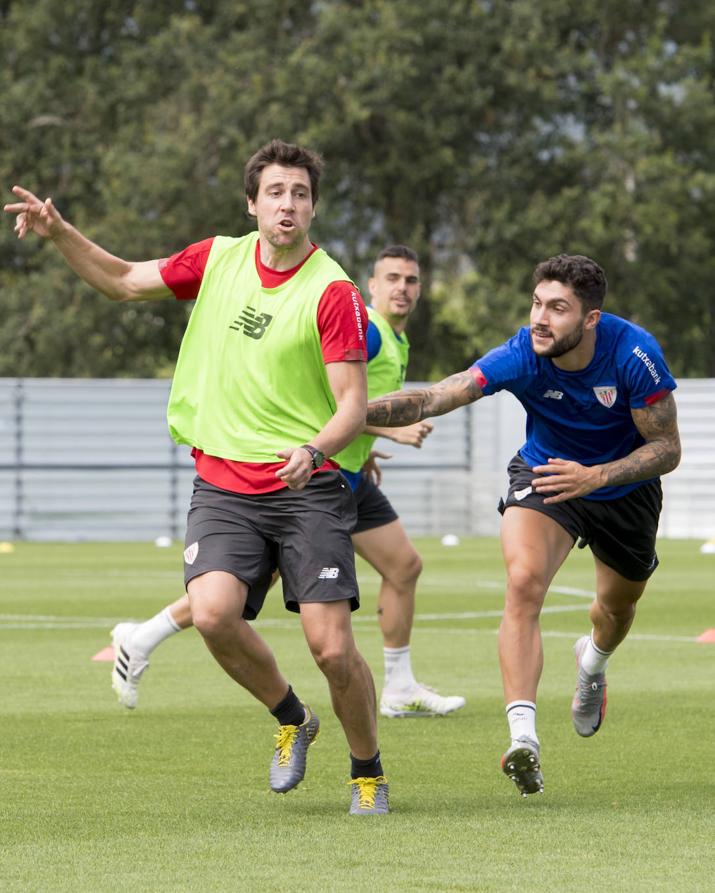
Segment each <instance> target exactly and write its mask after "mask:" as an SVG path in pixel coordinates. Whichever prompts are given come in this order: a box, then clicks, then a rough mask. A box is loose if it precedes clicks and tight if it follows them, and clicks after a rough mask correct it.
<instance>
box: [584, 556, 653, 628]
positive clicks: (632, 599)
mask: <svg viewBox="0 0 715 893" xmlns="http://www.w3.org/2000/svg"><path fill="white" fill-rule="evenodd" d="M594 562H595V564H596V601H597V602H598V604H599V605H600V606H601V607H602V608H603V609H604V610H605V611H608V613H611V614H622V613H624V612H626V613H627V612H628V611H629V609H630V608H632V606H633V605H635V603H636V602H637V601H638V599H639V598H640V597H641V595H643V592H644V590H645V588H646V586H647V584H648V581H647V580H628V579H626V578H625V577H623V576H621V574H619V573H618V571H616V570H614V569H613V568H612V567H609V566H608V565H607V564H605V563H604V562H603V561H601V560H600V559H599V558H596V556H595V555H594Z"/></svg>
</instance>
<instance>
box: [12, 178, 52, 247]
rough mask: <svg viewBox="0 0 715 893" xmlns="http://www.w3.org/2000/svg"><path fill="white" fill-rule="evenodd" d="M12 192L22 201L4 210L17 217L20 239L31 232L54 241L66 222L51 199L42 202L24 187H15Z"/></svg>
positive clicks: (17, 231) (16, 223)
mask: <svg viewBox="0 0 715 893" xmlns="http://www.w3.org/2000/svg"><path fill="white" fill-rule="evenodd" d="M12 191H13V192H14V193H15V195H16V196H17V197H18V198H19V199H21V201H19V202H13V203H11V204H8V205H5V206H4V208H3V210H4V211H6V212H7V213H8V214H16V215H17V218H16V220H15V232H16V233H17V237H18V239H24V238H25V236H26V235H27V234H28V233H29V232H33V233H36V234H37V235H38V236H41V237H42V238H43V239H53V238H55V237H56V236H58V235H59V234H60V232H61V231H62V224H63V222H64V221H63V220H62V217H61V215H60V213H59V211H58V210H57V209H56V208H55V206H54V205H53V204H52V199H51V198H46V199H45V200H44V202H43V201H40V199H39V198H38V197H37V196H36V195H33V194H32V193H31V192H30V191H29V190H28V189H23V188H22V186H13V187H12Z"/></svg>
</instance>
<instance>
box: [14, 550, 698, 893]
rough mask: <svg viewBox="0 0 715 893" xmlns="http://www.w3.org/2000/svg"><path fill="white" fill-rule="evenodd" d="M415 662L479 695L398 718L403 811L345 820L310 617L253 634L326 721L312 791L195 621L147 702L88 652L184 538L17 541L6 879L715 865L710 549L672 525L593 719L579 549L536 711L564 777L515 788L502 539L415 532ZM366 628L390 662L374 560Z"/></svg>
mask: <svg viewBox="0 0 715 893" xmlns="http://www.w3.org/2000/svg"><path fill="white" fill-rule="evenodd" d="M418 544H419V547H420V549H421V551H422V554H423V558H424V561H425V572H424V576H423V580H422V585H421V588H420V592H419V601H418V619H417V621H416V624H415V631H414V636H413V664H414V666H415V669H416V672H417V675H418V677H419V678H420V679H421V680H422V681H424V682H427V683H429V684H431V685H434V686H435V687H437V688H438V689H440V690H441V691H442V692H443V693H445V694H450V693H454V694H464V695H466V697H467V706H466V708H464V710H462V711H460V712H459V713H458V714H455V715H453V716H450V717H447V718H443V719H423V720H382V721H381V724H380V741H381V749H382V754H383V761H384V765H385V770H386V773H387V774H388V776H389V780H390V783H391V802H392V806H393V813H392V814H391V815H390V816H387V817H384V818H382V817H379V818H354V817H352V818H351V817H349V816H348V815H347V808H348V801H349V789H348V787H347V781H348V768H349V767H348V758H347V748H346V745H345V741H344V738H343V737H342V733H341V730H340V728H339V726H338V724H337V721H336V720H335V718H334V716H333V714H332V712H331V710H330V707H329V702H328V694H327V688H326V685H325V683H324V680H323V678H322V676H321V675H320V673H319V671H318V670H317V668H316V667H315V666H314V664H313V663H312V660H311V658H310V656H309V654H308V651H307V648H306V646H305V643H304V641H303V638H302V634H301V632H300V628H299V624H298V621H297V618H295V617H294V616H293V615H288V614H286V612H285V611H284V610H283V608H282V601H281V599H280V597H279V596H278V594H277V593H274V595H273V596H272V597H270V598H269V604H268V605H267V607H266V610H265V616H264V615H262V619H261V621H260V622H259V628H260V629H261V631H262V633H263V635H264V636H265V637H266V638H267V639H268V641H269V642H270V643H271V645H272V647H273V648H274V650H275V652H276V654H277V656H278V658H279V662H280V665H281V667H282V669H283V671H284V673H285V674H286V676H287V677H288V678H289V679H290V680H291V682H292V683H293V685H294V687H295V688H296V690H297V691H298V693H299V694H300V695H301V697H303V698H305V699H306V700H308V701H309V702H310V704H311V706H312V707H313V708H314V709H315V710H316V712H317V713H318V714H319V715H320V717H321V720H322V731H321V736H320V738H319V740H318V741H317V742H316V744H315V745H314V747H312V748H311V752H310V755H309V760H308V774H307V776H306V779H305V781H304V782H303V784H301V786H300V787H299V788H298V789H297V790H295V791H293V792H291V793H289V794H287V795H285V796H278V795H275V794H272V793H270V792H269V790H268V763H269V761H270V757H271V751H272V746H273V739H272V737H271V736H272V734H273V733H274V731H275V723H274V720H273V719H272V718H271V717H270V715H269V714H268V713H267V712H266V711H265V710H264V709H263V708H262V707H260V705H258V704H257V702H255V701H253V700H252V699H251V698H250V697H249V696H248V695H247V694H246V693H245V692H243V691H242V690H240V689H239V688H238V687H237V686H235V685H234V684H233V683H231V682H230V681H229V679H228V678H227V677H226V676H225V675H224V674H223V672H222V671H221V670H220V669H219V667H218V665H216V664H215V663H214V661H213V659H212V658H211V657H210V656H209V654H208V652H207V651H206V649H205V647H204V646H203V644H202V642H201V641H200V639H199V637H198V635H197V634H196V633H195V632H194V631H193V630H191V631H189V632H186V633H183V634H181V635H178V636H175V637H173V638H172V639H170V640H169V641H168V642H166V643H165V644H164V645H163V646H162V647H161V648H160V649H159V650H158V651H157V652H155V654H154V655H153V658H152V665H151V669H150V670H149V671H148V673H147V674H146V676H145V677H144V680H143V681H142V686H141V690H140V702H139V707H138V709H137V710H136V711H134V712H128V711H126V710H124V709H123V708H121V707H119V705H118V704H117V703H116V701H115V697H114V694H113V692H112V691H111V689H110V686H109V674H110V664H108V663H97V662H92V661H91V657H92V656H93V655H94V654H95V653H96V652H98V651H99V650H100V649H101V648H103V647H104V646H106V645H107V644H109V637H108V632H109V629H110V628H111V627H112V625H113V624H114V623H115V622H116V621H117V620H120V619H128V618H145V617H148V616H150V615H151V614H153V613H155V612H156V611H157V610H158V609H159V608H161V607H162V606H163V605H164V604H165V603H167V602H169V601H171V600H173V599H174V598H176V597H177V596H178V595H179V594H180V592H181V578H180V572H181V564H180V559H181V553H180V548H179V547H178V546H175V547H172V548H170V549H157V548H155V547H154V546H153V545H148V544H138V545H126V544H121V545H114V544H112V545H106V544H81V545H59V544H52V545H39V544H25V543H20V544H17V546H16V548H15V551H14V552H12V553H11V554H0V678H1V679H2V681H3V695H2V702H1V706H0V729H1V731H0V748H1V750H0V752H1V754H2V758H1V760H0V779H1V784H0V890H2V891H50V890H51V891H85V890H87V891H96V893H100V891H110V890H117V889H121V890H140V891H189V890H192V891H237V890H241V891H264V890H266V891H268V890H277V889H283V888H286V889H293V888H298V889H301V890H307V891H323V890H325V891H332V890H335V891H343V890H344V891H368V890H369V891H378V890H379V891H407V890H409V891H450V890H479V891H508V890H519V891H523V890H532V891H556V890H567V891H571V890H573V891H584V890H588V891H599V890H604V891H605V890H609V891H630V890H643V891H645V890H648V891H655V890H658V891H661V890H662V891H675V893H684V891H695V890H702V891H705V890H712V889H713V885H714V884H715V868H714V866H713V840H714V839H715V820H714V806H715V796H714V795H715V789H714V786H713V776H714V774H715V772H714V769H713V767H714V766H715V736H714V735H713V720H712V708H713V690H714V685H713V683H714V680H715V645H706V644H700V643H696V641H695V639H696V637H697V636H698V635H700V633H702V632H703V630H705V629H706V628H712V627H715V601H714V600H713V590H714V588H715V587H714V585H713V583H714V581H715V556H712V555H710V556H708V555H701V554H700V553H699V551H698V544H697V543H694V542H686V541H663V542H661V543H660V546H659V553H660V557H661V567H660V569H659V570H658V572H657V573H656V575H655V576H654V578H653V580H652V582H651V585H650V587H649V589H648V591H647V592H646V595H645V597H644V600H643V602H642V604H641V607H640V610H639V614H638V618H637V620H636V625H635V627H634V630H633V633H632V634H631V636H630V637H629V639H628V640H627V641H626V642H625V643H624V645H623V646H622V648H621V649H620V651H619V652H618V655H617V656H616V658H614V659H613V660H612V662H611V665H610V667H609V711H608V717H607V719H606V722H605V723H604V726H603V728H602V729H601V731H600V732H599V733H598V735H597V736H595V738H591V739H580V738H578V737H577V736H576V734H575V733H574V732H573V730H572V727H571V722H570V715H569V705H570V700H571V696H572V689H573V684H574V678H575V673H574V663H573V656H572V652H571V647H572V644H573V642H574V640H575V639H576V637H577V636H578V635H580V634H582V633H583V632H585V631H587V630H588V619H587V614H586V608H587V606H588V591H589V590H590V589H591V587H592V585H593V574H592V566H591V561H590V558H589V556H588V555H587V554H584V553H578V554H573V555H572V556H571V557H570V558H569V561H568V562H567V564H566V566H565V567H564V568H563V570H562V572H561V574H560V575H559V577H558V578H557V580H556V581H555V586H554V589H553V591H552V592H551V593H550V594H549V597H548V599H547V606H548V612H547V613H545V614H544V617H543V629H544V642H545V653H546V666H545V670H544V676H543V679H542V683H541V689H540V697H539V716H538V727H539V734H540V737H541V741H542V761H543V766H544V776H545V783H546V791H545V793H544V795H543V796H534V797H530V798H528V799H526V800H524V799H522V798H520V797H519V796H518V795H517V793H516V789H515V788H514V786H513V784H512V783H511V782H510V781H509V780H508V779H506V778H505V777H504V776H503V775H502V774H501V772H500V771H499V768H498V765H499V757H500V755H501V752H502V751H503V749H504V748H505V746H506V744H507V743H508V740H507V728H506V722H505V719H504V715H503V705H502V698H501V685H500V678H499V672H498V666H497V658H496V629H497V626H498V623H499V616H498V615H499V609H500V605H501V598H502V596H501V587H502V581H503V570H502V565H501V559H500V552H499V547H498V543H497V542H496V541H495V540H463V541H462V543H461V544H460V545H459V546H456V547H454V548H445V547H443V546H441V545H440V544H439V542H437V541H435V540H423V541H419V543H418ZM359 574H360V582H361V587H362V592H363V608H362V610H361V611H360V612H359V613H358V614H357V615H355V628H356V631H357V636H358V640H359V644H360V647H361V650H362V652H363V654H364V655H365V656H366V658H367V659H368V660H369V662H370V664H371V666H372V667H373V670H374V671H375V675H376V681H377V683H378V686H379V684H380V681H381V676H382V674H381V641H380V636H379V631H378V627H377V623H376V621H375V619H374V606H375V598H376V590H377V585H376V584H377V579H376V576H375V575H374V574H373V572H372V571H371V569H370V568H369V567H368V566H367V565H364V564H361V565H360V566H359Z"/></svg>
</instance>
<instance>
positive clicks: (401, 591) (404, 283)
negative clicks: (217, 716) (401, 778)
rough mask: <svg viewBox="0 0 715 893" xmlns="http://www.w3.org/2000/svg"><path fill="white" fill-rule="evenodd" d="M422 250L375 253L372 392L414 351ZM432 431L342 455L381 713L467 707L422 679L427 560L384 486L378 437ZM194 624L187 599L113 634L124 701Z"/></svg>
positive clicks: (395, 384)
mask: <svg viewBox="0 0 715 893" xmlns="http://www.w3.org/2000/svg"><path fill="white" fill-rule="evenodd" d="M420 289H421V285H420V268H419V261H418V257H417V254H416V253H415V252H414V251H413V250H412V249H411V248H408V247H407V246H405V245H391V246H389V247H387V248H384V249H383V250H382V251H381V252H380V253H379V254H378V256H377V258H376V260H375V265H374V269H373V273H372V276H371V277H370V279H369V280H368V290H369V292H370V301H371V303H370V305H369V307H368V308H367V312H368V325H367V355H368V365H367V377H368V395H369V397H371V398H372V397H379V396H381V395H382V394H387V393H389V392H390V391H394V390H396V389H399V388H401V387H402V386H403V384H404V381H405V369H406V367H407V361H408V356H409V341H408V339H407V335H406V334H405V328H406V326H407V322H408V320H409V318H410V316H411V315H412V313H413V312H414V310H415V308H416V306H417V302H418V300H419V297H420ZM431 430H432V423H431V422H429V421H423V422H418V423H417V424H415V425H409V426H407V427H404V428H369V429H366V432H365V433H363V434H361V435H360V436H359V437H357V438H356V439H355V440H354V441H353V442H352V443H351V444H350V445H349V446H347V447H346V448H345V449H344V450H341V452H340V453H338V455H337V456H335V459H336V460H337V461H338V462H339V463H340V470H341V472H342V474H343V475H344V477H345V478H346V479H347V481H348V482H349V484H350V487H351V489H352V490H353V491H354V493H355V498H356V502H357V523H356V525H355V527H354V528H353V531H352V539H353V545H354V547H355V551H356V552H357V553H358V554H359V555H361V556H362V557H363V558H364V559H365V560H366V561H367V562H368V563H369V564H371V565H372V566H373V567H374V568H375V570H376V571H377V572H378V573H379V574H380V576H381V578H382V580H381V584H380V594H379V599H378V616H379V621H380V628H381V631H382V637H383V646H384V647H383V654H384V668H385V681H384V686H383V689H382V696H381V698H380V712H381V713H382V715H383V716H389V717H424V716H444V715H446V714H448V713H452V712H453V711H454V710H458V709H460V708H461V707H463V706H464V704H465V700H464V698H463V697H460V696H458V695H451V696H448V697H445V696H443V695H441V694H439V693H438V692H436V691H434V690H433V689H431V688H429V687H427V686H425V685H421V684H420V683H419V682H418V681H417V680H416V679H415V677H414V674H413V671H412V661H411V654H410V636H411V632H412V623H413V618H414V611H415V590H416V587H417V580H418V578H419V575H420V572H421V570H422V561H421V559H420V556H419V554H418V553H417V551H416V550H415V547H414V546H413V545H412V543H411V542H410V539H409V537H408V536H407V533H406V531H405V528H404V527H403V525H402V522H401V521H400V519H399V518H398V516H397V513H396V512H395V510H394V508H393V507H392V505H391V504H390V502H389V500H388V499H387V497H386V496H385V495H384V493H383V492H382V491H381V490H380V488H379V484H380V482H381V471H380V468H379V466H378V464H377V462H375V461H374V460H375V457H376V456H377V457H380V456H382V457H386V456H385V454H381V453H374V452H373V449H372V448H373V445H374V442H375V438H376V436H377V435H379V436H382V437H387V438H389V439H391V440H394V441H395V442H397V443H402V444H408V445H410V446H413V447H416V448H419V447H421V446H422V443H423V441H424V439H425V437H426V436H427V435H428V434H429V433H430V431H431ZM191 625H192V617H191V605H190V603H189V599H188V598H187V596H182V597H181V598H179V599H177V600H176V601H175V602H173V603H172V604H171V605H167V606H166V607H165V608H163V610H161V611H159V612H158V613H157V614H156V615H154V616H153V617H151V618H150V619H149V620H146V621H145V622H144V623H141V624H139V623H129V622H125V623H119V624H117V625H116V626H115V627H114V629H113V630H112V640H113V642H114V649H115V653H116V658H115V665H114V670H113V672H112V684H113V687H114V690H115V691H116V693H117V697H118V698H119V702H120V703H121V704H123V705H124V706H125V707H128V708H129V709H133V708H135V707H136V705H137V700H138V686H139V682H140V681H141V679H142V676H143V673H144V671H145V670H146V669H147V667H148V665H149V664H148V658H149V656H150V655H151V654H152V653H153V652H154V650H155V649H156V648H157V647H158V646H159V645H160V644H161V643H162V642H163V641H165V640H166V639H167V638H169V637H170V636H172V635H175V634H176V633H177V632H180V631H181V630H183V629H187V628H189V627H190V626H191Z"/></svg>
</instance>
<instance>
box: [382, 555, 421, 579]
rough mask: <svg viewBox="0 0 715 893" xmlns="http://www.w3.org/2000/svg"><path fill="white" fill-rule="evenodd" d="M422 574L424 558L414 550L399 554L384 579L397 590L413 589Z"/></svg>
mask: <svg viewBox="0 0 715 893" xmlns="http://www.w3.org/2000/svg"><path fill="white" fill-rule="evenodd" d="M421 573H422V558H421V557H420V555H419V554H418V553H417V552H415V551H414V550H410V551H409V552H406V553H404V554H403V553H399V554H398V555H396V556H395V560H394V562H393V563H392V564H391V565H390V568H389V570H388V572H387V573H385V574H384V578H385V579H386V580H387V581H388V582H389V583H392V585H393V586H395V587H396V588H397V589H403V588H405V587H412V586H414V585H415V584H416V583H417V580H418V578H419V576H420V574H421Z"/></svg>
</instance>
